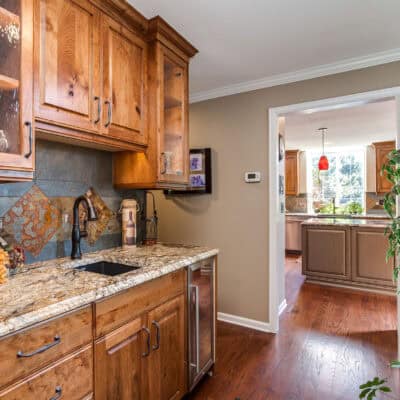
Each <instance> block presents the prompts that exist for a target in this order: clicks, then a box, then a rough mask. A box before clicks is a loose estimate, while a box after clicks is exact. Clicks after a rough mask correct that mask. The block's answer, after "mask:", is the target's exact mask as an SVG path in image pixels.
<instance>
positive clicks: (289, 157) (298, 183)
mask: <svg viewBox="0 0 400 400" xmlns="http://www.w3.org/2000/svg"><path fill="white" fill-rule="evenodd" d="M303 193H307V160H306V153H305V152H304V151H300V150H286V152H285V194H286V195H287V196H298V195H299V194H303Z"/></svg>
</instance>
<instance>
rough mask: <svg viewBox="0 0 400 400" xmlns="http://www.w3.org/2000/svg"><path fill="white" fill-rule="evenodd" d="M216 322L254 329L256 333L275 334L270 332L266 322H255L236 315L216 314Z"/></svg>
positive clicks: (270, 328) (269, 325)
mask: <svg viewBox="0 0 400 400" xmlns="http://www.w3.org/2000/svg"><path fill="white" fill-rule="evenodd" d="M218 321H223V322H227V323H229V324H233V325H240V326H244V327H246V328H250V329H255V330H256V331H261V332H268V333H275V332H274V331H273V330H272V327H271V324H270V323H268V322H262V321H257V320H255V319H249V318H244V317H239V316H237V315H232V314H225V313H221V312H219V313H218Z"/></svg>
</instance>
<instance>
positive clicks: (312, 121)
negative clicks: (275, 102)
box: [285, 100, 396, 151]
mask: <svg viewBox="0 0 400 400" xmlns="http://www.w3.org/2000/svg"><path fill="white" fill-rule="evenodd" d="M321 127H326V128H328V130H327V134H326V145H325V148H326V150H327V151H329V149H331V150H333V149H336V148H341V147H361V146H366V145H368V144H371V143H372V142H380V141H385V140H395V137H396V102H395V100H387V101H381V102H377V103H369V104H364V105H358V106H354V107H349V105H348V107H346V108H342V109H336V110H329V111H319V112H312V113H310V114H305V113H296V114H288V115H286V119H285V144H286V148H287V149H292V150H294V149H299V150H315V149H316V150H318V149H321V135H320V134H319V133H318V128H321Z"/></svg>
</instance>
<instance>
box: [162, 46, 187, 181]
mask: <svg viewBox="0 0 400 400" xmlns="http://www.w3.org/2000/svg"><path fill="white" fill-rule="evenodd" d="M159 51H160V60H161V80H160V82H161V93H162V96H161V99H160V104H161V106H160V108H159V121H160V129H159V130H158V132H159V138H158V142H159V145H160V154H159V157H158V180H159V181H160V182H171V183H174V182H176V183H188V179H189V138H188V135H189V132H188V112H187V108H188V101H187V100H188V64H187V63H186V62H184V61H183V60H182V59H179V57H177V56H176V55H174V54H173V53H172V52H171V51H170V50H168V49H167V48H165V47H164V46H161V47H160V50H159Z"/></svg>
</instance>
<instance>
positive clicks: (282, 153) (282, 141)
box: [278, 134, 285, 161]
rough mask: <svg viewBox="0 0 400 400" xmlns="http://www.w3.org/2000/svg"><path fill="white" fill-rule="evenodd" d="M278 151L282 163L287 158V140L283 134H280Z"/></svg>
mask: <svg viewBox="0 0 400 400" xmlns="http://www.w3.org/2000/svg"><path fill="white" fill-rule="evenodd" d="M278 149H279V150H278V151H279V161H282V160H283V159H284V158H285V139H284V137H283V135H282V134H279V143H278Z"/></svg>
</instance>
